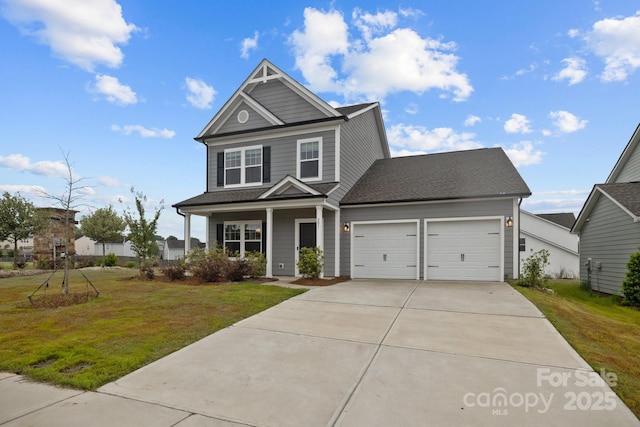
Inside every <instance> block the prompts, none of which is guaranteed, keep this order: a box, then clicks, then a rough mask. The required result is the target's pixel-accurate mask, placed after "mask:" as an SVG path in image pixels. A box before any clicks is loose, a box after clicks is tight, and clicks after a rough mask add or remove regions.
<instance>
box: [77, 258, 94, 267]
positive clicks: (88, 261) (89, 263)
mask: <svg viewBox="0 0 640 427" xmlns="http://www.w3.org/2000/svg"><path fill="white" fill-rule="evenodd" d="M95 263H96V261H95V258H94V257H92V256H76V268H85V267H93V266H94V265H95Z"/></svg>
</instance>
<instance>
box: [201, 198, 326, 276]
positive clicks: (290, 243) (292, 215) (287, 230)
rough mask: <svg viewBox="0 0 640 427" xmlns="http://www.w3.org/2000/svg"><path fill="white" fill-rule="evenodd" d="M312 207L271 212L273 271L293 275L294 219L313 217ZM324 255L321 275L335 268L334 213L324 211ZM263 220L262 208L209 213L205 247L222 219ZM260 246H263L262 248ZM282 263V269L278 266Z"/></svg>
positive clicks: (214, 240)
mask: <svg viewBox="0 0 640 427" xmlns="http://www.w3.org/2000/svg"><path fill="white" fill-rule="evenodd" d="M315 216H316V211H315V209H276V210H274V211H273V236H272V237H273V257H272V258H273V274H274V275H275V276H293V275H294V274H295V265H294V260H295V247H296V241H295V227H296V225H295V220H296V219H298V218H304V219H312V218H315ZM323 217H324V231H325V232H324V254H325V261H324V262H325V267H324V271H325V276H327V277H331V276H333V275H334V271H335V250H334V248H335V246H334V242H335V232H334V230H335V227H336V223H335V213H334V212H332V211H329V210H326V209H325V210H324V213H323ZM251 220H256V221H262V222H263V223H264V222H265V221H266V213H265V211H249V212H234V213H220V214H213V216H211V217H209V236H208V239H209V242H210V245H209V247H211V248H213V245H214V242H216V241H217V239H218V236H217V234H216V233H217V224H223V223H224V222H225V221H251ZM263 249H264V248H263ZM281 264H282V267H283V268H280V265H281Z"/></svg>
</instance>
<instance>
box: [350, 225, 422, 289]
mask: <svg viewBox="0 0 640 427" xmlns="http://www.w3.org/2000/svg"><path fill="white" fill-rule="evenodd" d="M352 227H353V228H352V233H353V251H352V260H351V262H352V269H351V277H353V278H354V279H413V280H416V279H417V278H418V222H417V221H414V222H396V223H376V224H353V225H352Z"/></svg>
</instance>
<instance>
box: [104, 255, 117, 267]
mask: <svg viewBox="0 0 640 427" xmlns="http://www.w3.org/2000/svg"><path fill="white" fill-rule="evenodd" d="M104 265H105V266H106V267H115V266H116V265H118V256H117V255H116V254H114V253H109V254H107V255H106V256H105V257H104Z"/></svg>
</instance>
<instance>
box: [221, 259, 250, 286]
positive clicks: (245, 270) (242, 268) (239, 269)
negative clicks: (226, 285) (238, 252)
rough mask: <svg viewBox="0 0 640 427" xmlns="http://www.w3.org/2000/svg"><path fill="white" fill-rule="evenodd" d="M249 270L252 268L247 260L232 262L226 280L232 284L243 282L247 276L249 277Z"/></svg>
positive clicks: (228, 267)
mask: <svg viewBox="0 0 640 427" xmlns="http://www.w3.org/2000/svg"><path fill="white" fill-rule="evenodd" d="M249 270H250V267H249V264H248V263H247V261H246V260H244V259H242V258H240V259H234V260H230V261H229V264H228V266H227V271H226V274H225V278H226V279H227V280H228V281H230V282H242V281H243V280H244V278H245V276H248V275H249Z"/></svg>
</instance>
